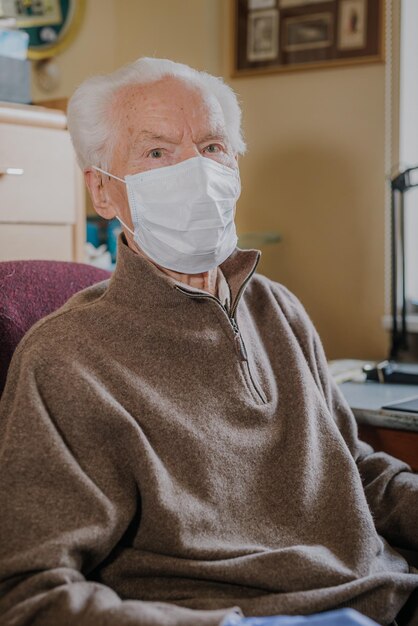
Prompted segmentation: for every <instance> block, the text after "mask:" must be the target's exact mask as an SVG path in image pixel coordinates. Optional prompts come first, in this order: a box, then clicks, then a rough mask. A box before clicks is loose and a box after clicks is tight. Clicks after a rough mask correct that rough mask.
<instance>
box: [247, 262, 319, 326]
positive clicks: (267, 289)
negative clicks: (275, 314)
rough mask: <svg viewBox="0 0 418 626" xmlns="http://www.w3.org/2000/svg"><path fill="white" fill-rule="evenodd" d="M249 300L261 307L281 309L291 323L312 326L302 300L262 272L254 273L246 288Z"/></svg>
mask: <svg viewBox="0 0 418 626" xmlns="http://www.w3.org/2000/svg"><path fill="white" fill-rule="evenodd" d="M246 299H247V301H254V302H256V303H257V304H258V306H260V307H265V306H270V307H273V308H276V309H278V310H280V312H281V313H282V314H283V315H284V316H285V317H286V319H287V320H288V322H289V323H291V324H292V325H293V324H296V325H300V326H303V327H306V326H308V327H312V321H311V319H310V317H309V315H308V313H307V311H306V309H305V307H304V305H303V304H302V302H301V300H300V299H299V298H298V297H297V296H296V295H295V294H294V293H293V292H292V291H290V289H288V288H287V287H285V286H284V285H283V284H281V283H278V282H275V281H273V280H271V279H270V278H267V277H266V276H263V275H262V274H254V276H253V277H252V278H251V281H250V282H249V285H248V288H247V290H246Z"/></svg>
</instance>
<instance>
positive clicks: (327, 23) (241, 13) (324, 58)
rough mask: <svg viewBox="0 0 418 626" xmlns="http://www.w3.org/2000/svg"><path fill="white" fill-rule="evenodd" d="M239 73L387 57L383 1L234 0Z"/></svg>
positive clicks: (235, 63) (235, 58)
mask: <svg viewBox="0 0 418 626" xmlns="http://www.w3.org/2000/svg"><path fill="white" fill-rule="evenodd" d="M231 2H232V6H233V28H234V32H233V42H234V44H233V68H232V74H233V75H234V76H239V75H248V74H260V73H261V74H264V73H267V72H285V71H291V70H307V69H310V68H321V67H332V66H338V65H350V64H353V63H371V62H378V61H383V30H384V14H383V12H384V2H383V0H231Z"/></svg>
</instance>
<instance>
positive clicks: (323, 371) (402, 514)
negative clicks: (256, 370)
mask: <svg viewBox="0 0 418 626" xmlns="http://www.w3.org/2000/svg"><path fill="white" fill-rule="evenodd" d="M280 290H281V292H282V294H281V296H280V301H281V305H282V307H283V308H284V310H285V314H286V316H287V318H288V320H289V322H290V324H291V326H292V329H293V332H294V334H295V335H296V337H297V339H298V342H299V345H300V347H301V349H302V350H303V352H304V355H305V358H306V360H307V363H308V365H309V367H310V370H311V372H312V375H313V377H314V379H315V382H316V384H317V386H318V387H319V390H320V391H321V393H322V394H323V395H324V397H325V400H326V402H327V405H328V408H329V410H330V413H331V415H332V417H333V419H334V420H335V422H336V424H337V426H338V428H339V430H340V432H341V434H342V436H343V438H344V440H345V442H346V444H347V446H348V448H349V450H350V452H351V455H352V456H353V458H354V460H355V461H356V464H357V467H358V470H359V472H360V476H361V478H362V482H363V487H364V491H365V494H366V498H367V501H368V504H369V507H370V510H371V512H372V514H373V517H374V521H375V525H376V529H377V531H378V533H379V534H380V535H381V536H383V537H384V538H385V539H387V540H388V541H389V542H390V543H391V544H392V545H394V546H397V547H399V548H405V549H409V550H418V475H417V474H414V473H413V472H412V470H411V468H410V467H409V465H407V464H406V463H404V462H403V461H400V460H398V459H396V458H394V457H392V456H390V455H389V454H386V453H384V452H375V451H374V450H373V448H372V447H371V446H369V445H368V444H366V443H365V442H362V441H361V440H360V439H359V438H358V429H357V422H356V420H355V417H354V415H353V412H352V410H351V409H350V407H349V405H348V403H347V401H346V400H345V398H344V396H343V394H342V392H341V391H340V389H339V387H338V385H337V384H336V383H335V381H334V379H333V378H332V375H331V373H330V371H329V367H328V363H327V359H326V357H325V353H324V349H323V346H322V342H321V340H320V338H319V335H318V333H317V331H316V329H315V328H314V325H313V323H312V321H311V320H310V318H309V316H308V314H307V313H306V311H305V309H304V308H303V305H302V304H301V303H300V302H299V300H298V299H297V298H296V297H295V296H294V295H293V294H291V293H290V292H289V291H288V290H287V289H285V288H283V287H281V288H280Z"/></svg>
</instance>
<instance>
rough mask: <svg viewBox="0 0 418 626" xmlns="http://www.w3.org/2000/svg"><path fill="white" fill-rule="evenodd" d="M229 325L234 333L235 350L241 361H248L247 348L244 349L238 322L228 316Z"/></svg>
mask: <svg viewBox="0 0 418 626" xmlns="http://www.w3.org/2000/svg"><path fill="white" fill-rule="evenodd" d="M229 319H230V322H231V326H232V328H233V330H234V333H235V350H236V351H237V354H238V356H239V357H240V359H241V361H248V356H247V350H246V349H245V344H244V341H243V339H242V337H241V333H240V331H239V328H238V324H237V322H236V320H235V319H234V318H233V317H230V318H229Z"/></svg>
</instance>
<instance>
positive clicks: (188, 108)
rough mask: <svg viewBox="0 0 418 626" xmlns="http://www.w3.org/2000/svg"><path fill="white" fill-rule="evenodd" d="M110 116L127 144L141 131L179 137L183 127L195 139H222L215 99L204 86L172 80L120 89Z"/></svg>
mask: <svg viewBox="0 0 418 626" xmlns="http://www.w3.org/2000/svg"><path fill="white" fill-rule="evenodd" d="M110 116H111V122H112V124H114V130H115V131H116V132H117V133H118V134H119V135H121V136H120V137H119V138H120V139H121V140H122V139H126V140H128V141H129V142H132V140H133V139H134V138H135V136H137V135H140V134H141V133H142V132H143V131H151V132H152V131H154V132H159V133H161V134H165V133H167V132H169V133H171V134H173V133H174V134H175V133H176V132H177V133H179V134H181V133H182V132H184V129H185V127H187V128H189V129H190V130H191V131H192V133H195V134H196V135H201V134H205V133H206V134H210V133H212V134H215V133H217V134H224V135H225V136H226V128H225V119H224V115H223V111H222V108H221V106H220V104H219V102H218V100H217V98H216V97H215V96H214V95H213V94H212V93H210V91H209V90H208V89H205V87H204V86H202V87H200V86H196V85H195V84H192V83H191V82H188V81H186V80H184V79H178V78H174V77H165V78H162V79H161V80H158V81H155V82H152V83H146V84H140V85H128V86H125V87H123V88H121V89H120V90H119V91H118V92H117V93H116V94H115V96H114V98H113V100H112V102H111V109H110Z"/></svg>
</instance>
